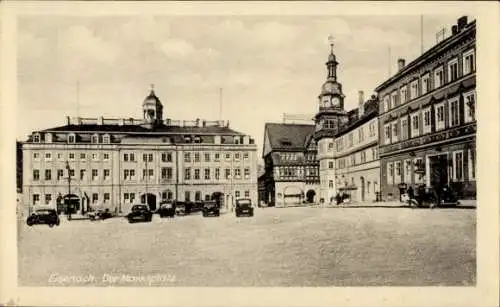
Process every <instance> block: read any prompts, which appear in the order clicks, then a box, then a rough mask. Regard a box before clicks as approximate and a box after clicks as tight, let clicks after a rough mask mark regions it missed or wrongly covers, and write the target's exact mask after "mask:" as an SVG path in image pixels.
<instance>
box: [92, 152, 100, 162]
mask: <svg viewBox="0 0 500 307" xmlns="http://www.w3.org/2000/svg"><path fill="white" fill-rule="evenodd" d="M98 159H99V155H97V154H96V153H93V154H92V160H94V161H95V160H98Z"/></svg>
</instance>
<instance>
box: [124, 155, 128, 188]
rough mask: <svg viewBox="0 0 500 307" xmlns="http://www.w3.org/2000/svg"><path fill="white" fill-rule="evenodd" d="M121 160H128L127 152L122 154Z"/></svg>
mask: <svg viewBox="0 0 500 307" xmlns="http://www.w3.org/2000/svg"><path fill="white" fill-rule="evenodd" d="M123 161H125V162H127V161H128V154H126V153H124V154H123ZM127 195H128V194H127Z"/></svg>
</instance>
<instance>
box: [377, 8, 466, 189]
mask: <svg viewBox="0 0 500 307" xmlns="http://www.w3.org/2000/svg"><path fill="white" fill-rule="evenodd" d="M398 67H399V70H398V72H397V73H396V74H395V75H394V76H392V77H391V78H389V79H388V80H386V81H384V82H383V83H382V84H381V85H379V86H378V87H377V89H376V91H377V92H378V95H379V97H380V99H381V101H382V103H381V104H380V115H379V129H380V133H379V135H380V140H379V145H380V152H379V154H380V159H381V162H380V163H381V184H382V191H383V194H384V197H385V198H391V197H393V198H397V197H398V195H399V190H398V186H399V184H402V183H406V184H408V185H413V184H420V183H425V184H426V185H427V186H430V187H440V186H443V185H450V186H452V187H454V188H455V189H456V190H457V191H459V192H460V194H461V195H460V197H464V198H466V197H475V193H476V117H475V109H476V90H475V88H476V22H475V21H472V22H468V21H467V17H461V18H460V19H458V23H457V24H456V25H453V26H452V35H451V36H450V37H448V38H446V39H445V40H443V41H441V42H439V43H438V44H436V45H435V46H434V47H432V48H431V49H429V50H428V51H426V52H425V53H424V54H422V55H421V56H420V57H418V58H417V59H415V60H414V61H412V62H411V63H410V64H408V65H406V66H405V61H404V60H403V59H400V60H398Z"/></svg>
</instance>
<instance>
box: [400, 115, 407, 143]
mask: <svg viewBox="0 0 500 307" xmlns="http://www.w3.org/2000/svg"><path fill="white" fill-rule="evenodd" d="M406 139H408V118H407V117H406V116H405V117H403V118H401V140H406Z"/></svg>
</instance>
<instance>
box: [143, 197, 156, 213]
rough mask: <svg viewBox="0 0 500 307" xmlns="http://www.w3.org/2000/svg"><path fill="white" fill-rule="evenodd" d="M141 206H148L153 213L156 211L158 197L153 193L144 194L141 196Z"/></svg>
mask: <svg viewBox="0 0 500 307" xmlns="http://www.w3.org/2000/svg"><path fill="white" fill-rule="evenodd" d="M146 196H147V197H146ZM146 198H147V199H146ZM141 204H148V206H149V209H150V210H151V211H155V210H156V195H154V194H151V193H148V194H142V195H141Z"/></svg>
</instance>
